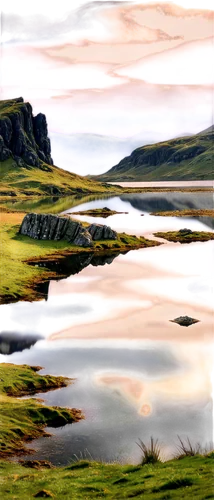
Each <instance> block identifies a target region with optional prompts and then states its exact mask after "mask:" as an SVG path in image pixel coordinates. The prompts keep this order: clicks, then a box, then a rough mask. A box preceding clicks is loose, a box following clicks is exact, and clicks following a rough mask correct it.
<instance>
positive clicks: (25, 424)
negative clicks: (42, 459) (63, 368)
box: [0, 363, 82, 458]
mask: <svg viewBox="0 0 214 500" xmlns="http://www.w3.org/2000/svg"><path fill="white" fill-rule="evenodd" d="M40 369H41V367H30V366H27V365H13V364H10V363H2V364H0V457H1V458H2V457H5V456H6V457H8V456H11V455H13V454H14V453H18V454H20V453H23V452H24V451H25V442H26V441H30V440H32V439H35V438H37V437H40V436H44V435H45V430H44V428H45V427H46V426H49V427H59V426H63V425H65V424H67V423H72V422H77V421H78V420H80V419H81V418H82V415H81V412H80V411H79V410H76V409H67V408H59V407H50V406H45V405H42V404H41V402H39V401H37V400H36V399H17V397H21V396H26V395H30V394H35V393H36V392H46V391H50V390H53V389H59V388H62V387H66V386H67V385H68V384H69V383H70V382H71V380H70V379H68V378H65V377H54V376H51V375H40V374H39V373H37V372H38V370H40Z"/></svg>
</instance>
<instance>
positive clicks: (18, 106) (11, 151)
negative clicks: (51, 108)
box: [0, 97, 53, 167]
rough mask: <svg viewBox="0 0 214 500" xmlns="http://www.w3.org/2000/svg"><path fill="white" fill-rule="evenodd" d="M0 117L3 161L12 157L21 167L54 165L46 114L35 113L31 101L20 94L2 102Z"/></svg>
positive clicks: (1, 157) (0, 146)
mask: <svg viewBox="0 0 214 500" xmlns="http://www.w3.org/2000/svg"><path fill="white" fill-rule="evenodd" d="M3 102H4V105H3V109H1V117H0V161H4V160H7V159H8V158H9V157H13V158H14V160H15V161H16V163H17V164H18V165H19V166H23V165H25V164H27V165H30V166H37V167H40V166H41V165H42V163H44V162H45V163H48V164H50V165H52V164H53V160H52V158H51V146H50V139H49V137H48V128H47V121H46V117H45V115H43V114H42V113H39V114H38V115H37V116H33V111H32V106H31V104H30V103H28V102H27V103H24V99H23V98H22V97H19V98H17V99H11V100H9V101H3Z"/></svg>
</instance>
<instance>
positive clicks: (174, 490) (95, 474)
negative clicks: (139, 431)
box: [0, 456, 214, 500]
mask: <svg viewBox="0 0 214 500" xmlns="http://www.w3.org/2000/svg"><path fill="white" fill-rule="evenodd" d="M212 472H213V459H211V458H208V457H200V456H197V457H194V458H185V459H183V460H172V461H169V462H165V463H162V464H161V463H158V464H156V465H144V466H131V465H129V466H126V465H124V466H122V465H119V464H113V465H110V464H103V463H97V462H87V461H82V462H79V463H78V464H73V465H70V466H68V467H60V468H59V467H57V468H53V469H47V468H43V469H42V468H41V469H40V470H36V469H31V468H27V467H23V466H21V465H19V464H17V463H13V464H12V463H8V462H0V478H1V493H2V497H3V498H4V499H5V500H7V499H11V498H16V499H20V500H29V498H33V496H35V495H37V493H38V492H41V491H43V490H46V491H47V492H49V494H50V495H52V496H53V497H54V498H57V500H70V499H72V500H79V499H82V500H89V499H95V498H96V499H103V498H105V499H107V500H117V499H118V500H123V499H128V498H136V499H139V500H140V499H144V500H150V499H151V500H156V499H157V500H159V499H162V500H163V499H165V500H166V499H171V498H173V499H178V500H180V499H181V498H185V499H193V498H194V499H196V500H202V499H203V500H205V499H206V498H214V487H213V473H212Z"/></svg>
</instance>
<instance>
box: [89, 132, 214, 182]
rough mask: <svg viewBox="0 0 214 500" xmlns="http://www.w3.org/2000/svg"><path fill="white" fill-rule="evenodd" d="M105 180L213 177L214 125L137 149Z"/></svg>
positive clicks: (98, 177) (103, 177) (108, 174)
mask: <svg viewBox="0 0 214 500" xmlns="http://www.w3.org/2000/svg"><path fill="white" fill-rule="evenodd" d="M90 178H91V179H96V180H99V181H105V182H121V181H123V182H129V181H130V182H131V181H163V180H168V181H175V180H210V179H211V180H213V179H214V126H213V125H212V126H211V127H209V128H208V129H206V130H204V131H202V132H200V133H199V134H196V135H191V136H186V137H180V138H176V139H171V140H169V141H164V142H159V143H157V144H152V145H148V146H142V147H140V148H137V149H135V150H134V151H133V152H132V153H131V155H130V156H127V157H125V158H123V160H121V161H120V162H119V163H118V164H117V165H115V166H114V167H112V168H111V169H110V170H108V172H106V173H104V174H102V175H99V176H90Z"/></svg>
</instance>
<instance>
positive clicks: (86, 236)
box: [74, 230, 93, 247]
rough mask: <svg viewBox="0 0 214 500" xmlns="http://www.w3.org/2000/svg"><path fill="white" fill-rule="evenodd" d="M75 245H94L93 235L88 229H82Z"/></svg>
mask: <svg viewBox="0 0 214 500" xmlns="http://www.w3.org/2000/svg"><path fill="white" fill-rule="evenodd" d="M74 245H78V246H80V247H91V246H93V241H92V236H91V234H90V233H89V232H88V231H86V230H83V231H80V232H79V234H78V235H77V237H76V238H75V240H74Z"/></svg>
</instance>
